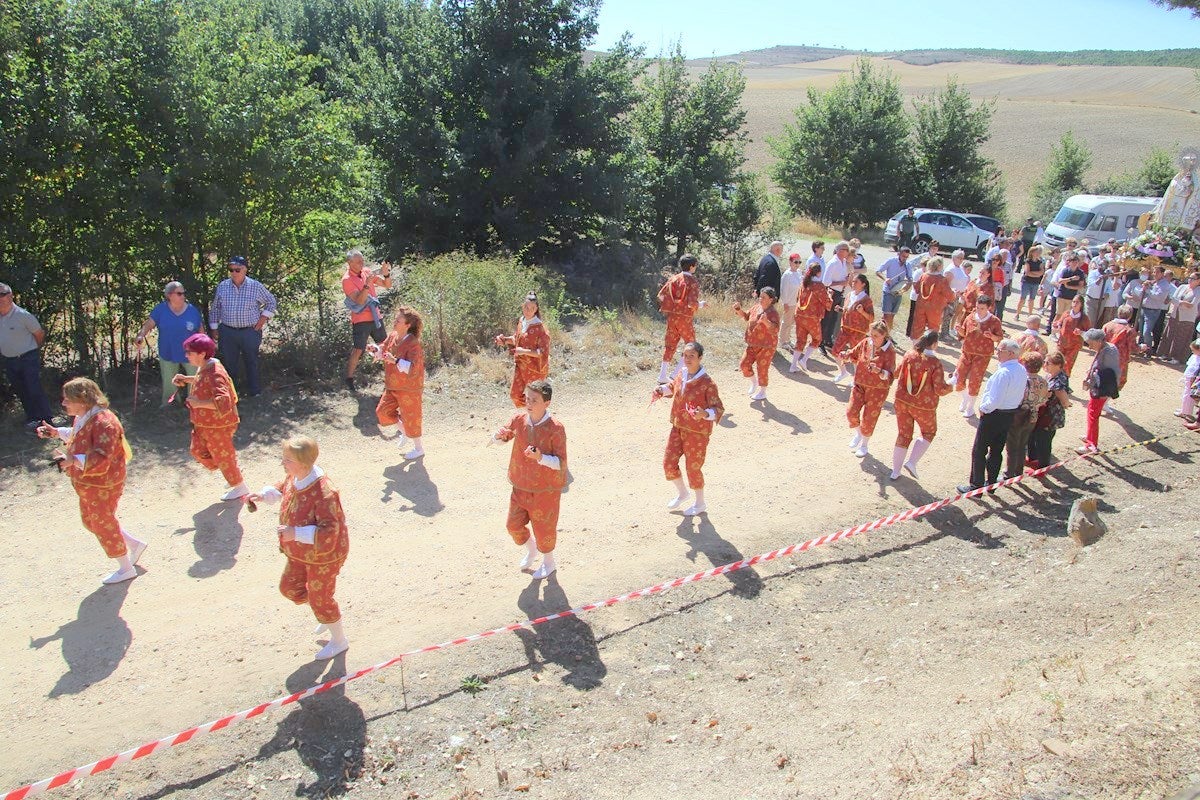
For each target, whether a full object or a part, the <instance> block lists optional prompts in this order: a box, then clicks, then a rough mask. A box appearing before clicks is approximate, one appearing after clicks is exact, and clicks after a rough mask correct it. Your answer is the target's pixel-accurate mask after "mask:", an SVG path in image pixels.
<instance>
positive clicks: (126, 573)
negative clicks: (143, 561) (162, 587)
mask: <svg viewBox="0 0 1200 800" xmlns="http://www.w3.org/2000/svg"><path fill="white" fill-rule="evenodd" d="M136 577H137V570H136V569H134V568H133V567H130V568H129V569H127V570H117V571H116V572H114V573H112V574H111V575H107V576H105V577H103V578H101V579H100V582H101V583H104V584H108V585H110V586H111V585H112V584H114V583H124V582H125V581H131V580H133V579H134V578H136Z"/></svg>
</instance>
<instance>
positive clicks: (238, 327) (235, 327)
mask: <svg viewBox="0 0 1200 800" xmlns="http://www.w3.org/2000/svg"><path fill="white" fill-rule="evenodd" d="M217 327H219V328H229V329H230V330H235V331H248V330H250V329H251V328H253V327H254V326H253V325H226V324H225V323H224V322H220V323H217Z"/></svg>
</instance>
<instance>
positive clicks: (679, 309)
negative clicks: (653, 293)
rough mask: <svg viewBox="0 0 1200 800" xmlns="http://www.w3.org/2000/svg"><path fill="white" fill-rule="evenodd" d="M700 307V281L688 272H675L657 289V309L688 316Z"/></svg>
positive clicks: (666, 312) (665, 312)
mask: <svg viewBox="0 0 1200 800" xmlns="http://www.w3.org/2000/svg"><path fill="white" fill-rule="evenodd" d="M698 308H700V281H698V280H697V279H696V276H695V275H693V274H692V273H690V272H677V273H675V274H674V275H672V276H671V277H670V278H669V279H668V280H667V282H666V283H664V284H663V285H662V288H661V289H659V290H658V310H659V311H661V312H662V313H664V314H681V315H683V316H686V317H690V316H692V315H693V314H695V313H696V309H698Z"/></svg>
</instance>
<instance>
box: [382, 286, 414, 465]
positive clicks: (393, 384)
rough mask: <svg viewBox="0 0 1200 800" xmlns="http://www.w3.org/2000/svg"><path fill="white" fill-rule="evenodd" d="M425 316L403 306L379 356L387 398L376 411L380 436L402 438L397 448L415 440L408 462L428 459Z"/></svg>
mask: <svg viewBox="0 0 1200 800" xmlns="http://www.w3.org/2000/svg"><path fill="white" fill-rule="evenodd" d="M421 327H422V321H421V315H420V314H418V313H417V312H416V310H415V309H413V308H410V307H409V306H400V308H399V309H397V310H396V317H395V319H394V320H393V322H392V332H391V333H390V334H388V337H387V338H386V339H384V341H383V343H382V344H380V345H379V346H378V347H377V348H376V349H375V351H374V352H375V353H376V354H377V356H378V357H379V358H380V359H382V360H383V396H382V397H380V398H379V405H378V406H376V407H375V417H376V418H377V419H378V420H379V432H380V433H381V434H383V435H384V436H385V437H392V436H396V435H397V434H399V439H398V441H397V446H398V447H400V448H401V449H403V448H404V447H405V443H406V440H408V439H411V440H412V449H410V450H408V451H407V452H405V454H404V458H405V460H406V461H412V460H414V459H417V458H420V457H421V456H423V455H425V449H424V448H423V447H422V446H421V416H422V415H421V401H422V397H423V394H424V391H425V351H424V350H422V349H421Z"/></svg>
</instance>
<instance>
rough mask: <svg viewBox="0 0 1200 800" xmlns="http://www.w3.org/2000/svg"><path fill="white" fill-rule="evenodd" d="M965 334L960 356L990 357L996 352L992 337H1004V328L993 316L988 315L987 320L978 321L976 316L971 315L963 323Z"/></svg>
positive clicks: (997, 318)
mask: <svg viewBox="0 0 1200 800" xmlns="http://www.w3.org/2000/svg"><path fill="white" fill-rule="evenodd" d="M963 329H964V330H965V331H966V333H965V334H964V336H963V342H962V354H963V355H965V356H968V355H969V356H987V357H988V358H991V357H992V354H993V353H995V352H996V340H995V339H992V338H990V337H992V336H999V337H1003V336H1004V326H1003V325H1002V324H1001V323H1000V318H999V317H997V316H996V315H995V314H988V316H987V319H984V320H982V321H980V319H979V316H978V315H977V314H971V315H970V316H969V317H967V318H966V320H965V321H964V322H963Z"/></svg>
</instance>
